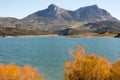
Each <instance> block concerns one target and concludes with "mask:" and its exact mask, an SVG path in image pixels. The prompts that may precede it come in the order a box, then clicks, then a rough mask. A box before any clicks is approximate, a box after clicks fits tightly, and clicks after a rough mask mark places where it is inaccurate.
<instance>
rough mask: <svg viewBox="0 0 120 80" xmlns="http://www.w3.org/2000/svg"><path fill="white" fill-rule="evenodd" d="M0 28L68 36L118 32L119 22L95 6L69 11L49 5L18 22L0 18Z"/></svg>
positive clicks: (12, 19)
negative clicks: (108, 31) (85, 33)
mask: <svg viewBox="0 0 120 80" xmlns="http://www.w3.org/2000/svg"><path fill="white" fill-rule="evenodd" d="M0 27H3V28H6V27H12V28H16V29H26V30H34V31H36V30H37V32H39V31H41V32H43V31H45V32H47V33H48V34H49V33H56V34H58V33H60V34H61V35H62V34H63V33H64V32H65V34H66V35H67V34H68V33H67V32H69V34H71V33H72V34H78V33H84V32H95V33H102V32H104V31H107V30H111V31H112V30H113V31H115V32H119V31H120V21H118V20H117V19H116V18H114V17H113V16H112V15H111V14H110V13H109V12H107V11H106V10H104V9H101V8H99V7H98V6H97V5H91V6H87V7H82V8H79V9H77V10H74V11H70V10H66V9H63V8H60V7H58V6H56V5H55V4H51V5H49V6H48V8H47V9H44V10H40V11H37V12H35V13H32V14H30V15H28V16H27V17H25V18H23V19H20V20H19V19H15V18H10V17H9V18H0ZM47 33H46V34H47ZM69 34H68V35H69ZM63 35H64V34H63Z"/></svg>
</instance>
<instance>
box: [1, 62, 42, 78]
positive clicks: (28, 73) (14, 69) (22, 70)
mask: <svg viewBox="0 0 120 80" xmlns="http://www.w3.org/2000/svg"><path fill="white" fill-rule="evenodd" d="M0 80H42V78H41V76H40V74H39V72H38V70H37V69H36V68H33V67H31V66H29V65H25V66H24V67H20V66H17V65H15V64H13V63H10V64H7V65H4V64H0Z"/></svg>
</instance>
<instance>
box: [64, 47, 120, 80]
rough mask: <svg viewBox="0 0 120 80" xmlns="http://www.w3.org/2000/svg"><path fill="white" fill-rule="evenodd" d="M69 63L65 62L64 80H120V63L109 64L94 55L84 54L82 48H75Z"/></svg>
mask: <svg viewBox="0 0 120 80" xmlns="http://www.w3.org/2000/svg"><path fill="white" fill-rule="evenodd" d="M76 48H77V49H76V52H73V51H72V52H73V54H72V58H71V60H70V61H66V62H65V67H64V76H65V80H120V61H117V62H116V63H115V64H113V65H111V64H110V62H109V61H108V60H107V59H105V58H103V57H101V56H98V55H95V54H91V53H89V54H85V51H84V47H83V46H79V45H77V46H76Z"/></svg>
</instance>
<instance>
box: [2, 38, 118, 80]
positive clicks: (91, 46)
mask: <svg viewBox="0 0 120 80" xmlns="http://www.w3.org/2000/svg"><path fill="white" fill-rule="evenodd" d="M76 44H80V45H86V51H87V52H93V53H96V54H99V55H101V56H104V57H106V58H108V59H109V60H111V61H112V62H114V61H116V60H117V59H119V56H120V39H118V38H65V37H14V38H0V62H2V63H5V64H7V63H9V62H13V63H15V64H17V65H20V66H23V65H24V64H30V65H32V66H34V67H37V68H38V69H39V70H40V73H41V75H42V76H43V77H44V80H63V66H64V61H65V60H67V59H69V58H70V56H69V54H68V49H69V48H73V49H75V45H76Z"/></svg>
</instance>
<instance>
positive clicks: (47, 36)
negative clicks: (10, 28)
mask: <svg viewBox="0 0 120 80" xmlns="http://www.w3.org/2000/svg"><path fill="white" fill-rule="evenodd" d="M50 36H51V37H52V36H59V35H19V36H0V38H14V37H50Z"/></svg>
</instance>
